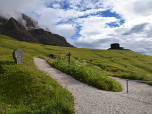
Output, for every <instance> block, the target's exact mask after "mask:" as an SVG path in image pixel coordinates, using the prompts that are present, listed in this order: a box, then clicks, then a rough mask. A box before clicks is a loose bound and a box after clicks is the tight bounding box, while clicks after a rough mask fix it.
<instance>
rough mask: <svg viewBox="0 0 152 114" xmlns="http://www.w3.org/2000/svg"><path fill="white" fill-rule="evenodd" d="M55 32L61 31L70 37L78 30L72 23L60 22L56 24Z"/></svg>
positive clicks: (61, 33)
mask: <svg viewBox="0 0 152 114" xmlns="http://www.w3.org/2000/svg"><path fill="white" fill-rule="evenodd" d="M55 33H59V34H60V35H62V36H64V37H68V38H69V37H71V36H73V35H74V34H75V33H76V30H75V28H74V27H73V26H72V25H68V24H60V25H57V26H56V29H55Z"/></svg>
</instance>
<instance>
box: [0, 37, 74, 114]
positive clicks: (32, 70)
mask: <svg viewBox="0 0 152 114" xmlns="http://www.w3.org/2000/svg"><path fill="white" fill-rule="evenodd" d="M8 39H10V38H9V37H6V36H2V35H0V114H2V113H4V114H50V113H51V114H72V113H73V111H74V102H73V100H74V98H73V96H72V94H71V93H70V92H68V91H67V90H66V89H63V88H62V87H61V86H60V85H59V84H58V83H57V82H56V81H54V80H52V78H51V77H49V76H48V75H46V74H45V73H43V72H41V71H39V70H38V69H37V67H36V66H35V64H34V62H33V55H35V56H37V55H38V54H39V53H41V52H39V51H37V48H36V47H31V46H32V44H27V43H24V42H19V41H15V40H8ZM24 44H25V45H24ZM26 46H27V47H28V48H26ZM17 48H21V49H23V51H24V59H23V64H21V65H15V64H14V60H13V57H12V52H13V51H14V49H17ZM41 51H42V50H41Z"/></svg>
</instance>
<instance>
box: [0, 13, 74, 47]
mask: <svg viewBox="0 0 152 114" xmlns="http://www.w3.org/2000/svg"><path fill="white" fill-rule="evenodd" d="M21 15H22V19H19V21H18V20H15V19H14V18H13V17H11V18H10V19H9V20H7V19H5V18H3V17H0V33H1V34H3V35H7V36H10V37H12V38H14V39H17V40H19V41H25V42H30V43H40V44H44V45H53V46H63V47H74V46H73V45H71V44H70V43H68V42H67V41H66V39H65V38H64V37H62V36H60V35H58V34H53V33H51V32H49V31H45V30H44V29H42V28H36V27H38V22H36V21H33V20H32V19H31V18H30V17H28V16H26V15H25V14H21ZM23 20H24V21H23Z"/></svg>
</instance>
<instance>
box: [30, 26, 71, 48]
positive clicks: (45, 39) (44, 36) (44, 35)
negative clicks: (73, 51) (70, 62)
mask: <svg viewBox="0 0 152 114" xmlns="http://www.w3.org/2000/svg"><path fill="white" fill-rule="evenodd" d="M28 32H29V33H30V34H31V35H32V36H33V37H34V38H36V39H37V40H38V41H39V42H40V43H41V44H45V45H49V44H51V45H53V46H64V47H73V46H72V45H70V44H69V43H67V41H66V40H65V38H64V37H62V36H59V35H57V34H52V33H51V32H48V31H44V29H33V30H29V31H28Z"/></svg>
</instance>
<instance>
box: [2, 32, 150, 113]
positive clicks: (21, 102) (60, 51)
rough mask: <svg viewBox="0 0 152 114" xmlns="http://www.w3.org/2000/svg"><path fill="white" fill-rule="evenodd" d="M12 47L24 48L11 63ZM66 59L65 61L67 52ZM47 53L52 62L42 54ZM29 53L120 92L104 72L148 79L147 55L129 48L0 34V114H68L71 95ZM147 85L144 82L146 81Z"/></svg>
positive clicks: (98, 86)
mask: <svg viewBox="0 0 152 114" xmlns="http://www.w3.org/2000/svg"><path fill="white" fill-rule="evenodd" d="M15 49H22V50H23V52H24V58H23V64H21V65H16V64H14V59H13V56H12V53H13V51H14V50H15ZM69 52H70V53H71V63H70V65H69V64H68V57H67V56H66V55H67V54H68V53H69ZM49 54H53V55H55V56H56V60H53V59H50V58H48V57H47V55H49ZM33 57H41V58H44V59H45V60H46V61H47V62H48V63H49V64H50V65H51V66H52V67H54V68H57V69H59V70H61V71H62V72H65V73H66V74H69V75H71V76H72V77H74V78H75V79H77V80H79V81H81V82H83V83H86V84H88V85H91V86H94V87H96V88H98V89H102V90H106V91H114V92H118V91H122V87H121V85H120V84H119V83H118V82H116V81H114V80H113V79H110V78H109V77H108V76H115V77H121V78H126V79H137V80H147V81H152V57H151V56H148V55H143V54H139V53H136V52H134V51H130V50H100V49H85V48H75V47H59V46H50V45H41V44H34V43H27V42H21V41H17V40H14V39H12V38H10V37H7V36H4V35H0V113H4V114H72V113H73V112H74V98H73V96H72V94H71V93H70V92H69V91H67V90H66V89H64V88H62V87H61V86H60V85H59V84H58V83H57V82H56V81H55V80H53V79H52V78H51V77H50V76H48V75H47V74H46V73H44V72H42V71H39V70H38V69H37V67H36V66H35V64H34V60H33ZM148 84H150V83H148Z"/></svg>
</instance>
